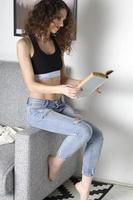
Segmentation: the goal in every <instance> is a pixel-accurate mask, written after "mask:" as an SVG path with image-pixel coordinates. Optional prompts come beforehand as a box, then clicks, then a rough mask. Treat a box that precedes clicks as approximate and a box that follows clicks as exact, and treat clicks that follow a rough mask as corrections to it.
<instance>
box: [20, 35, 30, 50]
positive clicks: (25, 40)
mask: <svg viewBox="0 0 133 200" xmlns="http://www.w3.org/2000/svg"><path fill="white" fill-rule="evenodd" d="M31 48H32V44H31V41H30V38H29V37H28V36H26V37H22V38H21V39H19V40H18V41H17V49H18V50H19V49H20V50H23V51H25V53H26V52H27V53H28V54H29V53H31Z"/></svg>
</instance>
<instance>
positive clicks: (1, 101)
mask: <svg viewBox="0 0 133 200" xmlns="http://www.w3.org/2000/svg"><path fill="white" fill-rule="evenodd" d="M3 88H4V91H3ZM0 91H2V92H0V124H3V125H7V126H11V127H16V126H17V127H22V128H25V127H27V126H28V123H27V122H26V117H25V113H26V101H27V96H28V91H27V88H26V85H25V84H24V80H23V77H22V73H21V69H20V66H19V64H18V63H17V62H7V61H6V62H2V63H1V64H0Z"/></svg>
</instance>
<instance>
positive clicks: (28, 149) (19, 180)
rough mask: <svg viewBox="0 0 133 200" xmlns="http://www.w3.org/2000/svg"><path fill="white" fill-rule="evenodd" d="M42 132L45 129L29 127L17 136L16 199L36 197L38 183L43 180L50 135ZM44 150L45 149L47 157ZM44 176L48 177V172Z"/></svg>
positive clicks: (26, 199) (30, 199) (29, 199)
mask: <svg viewBox="0 0 133 200" xmlns="http://www.w3.org/2000/svg"><path fill="white" fill-rule="evenodd" d="M42 132H45V131H43V130H40V129H36V128H32V127H29V128H27V129H25V130H24V131H22V132H21V133H20V134H17V136H16V140H15V186H14V190H15V191H14V195H15V200H33V199H36V198H34V197H33V196H35V195H34V194H35V193H36V192H37V189H38V188H37V185H39V184H41V182H42V174H43V172H44V171H43V169H44V168H46V167H47V166H45V164H46V162H45V160H46V159H47V154H48V142H47V136H48V135H47V133H46V135H45V133H43V134H42ZM44 137H46V138H45V139H43V138H44ZM42 147H43V148H42ZM42 151H45V157H43V156H44V154H43V153H42ZM45 171H46V170H45ZM44 176H45V177H46V178H47V176H46V174H45V175H44ZM44 176H43V178H44ZM38 199H39V198H38Z"/></svg>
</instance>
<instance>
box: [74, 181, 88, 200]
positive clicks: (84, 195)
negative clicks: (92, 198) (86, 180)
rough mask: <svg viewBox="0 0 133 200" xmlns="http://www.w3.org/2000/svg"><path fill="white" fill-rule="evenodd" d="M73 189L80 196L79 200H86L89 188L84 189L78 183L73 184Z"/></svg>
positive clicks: (81, 184) (80, 183)
mask: <svg viewBox="0 0 133 200" xmlns="http://www.w3.org/2000/svg"><path fill="white" fill-rule="evenodd" d="M75 188H76V189H77V191H78V192H79V194H80V200H88V198H89V187H87V188H85V187H84V185H83V183H82V182H81V181H80V182H78V183H76V184H75Z"/></svg>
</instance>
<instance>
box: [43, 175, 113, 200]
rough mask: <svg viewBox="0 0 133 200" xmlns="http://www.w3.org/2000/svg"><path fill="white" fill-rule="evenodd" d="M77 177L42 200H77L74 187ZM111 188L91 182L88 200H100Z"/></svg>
mask: <svg viewBox="0 0 133 200" xmlns="http://www.w3.org/2000/svg"><path fill="white" fill-rule="evenodd" d="M79 181H80V179H79V178H77V177H71V178H70V179H69V180H68V181H66V182H65V183H64V184H63V185H61V186H60V187H58V188H57V189H56V190H55V191H54V192H53V193H51V194H50V195H49V196H48V197H46V198H45V199H44V200H66V199H67V200H79V199H80V196H79V193H78V192H77V190H76V189H75V187H74V185H75V183H76V182H79ZM112 187H113V185H112V184H108V183H103V182H98V181H93V182H92V186H91V191H90V196H89V200H101V199H103V197H105V195H106V194H107V193H108V192H109V190H110V189H111V188H112Z"/></svg>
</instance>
